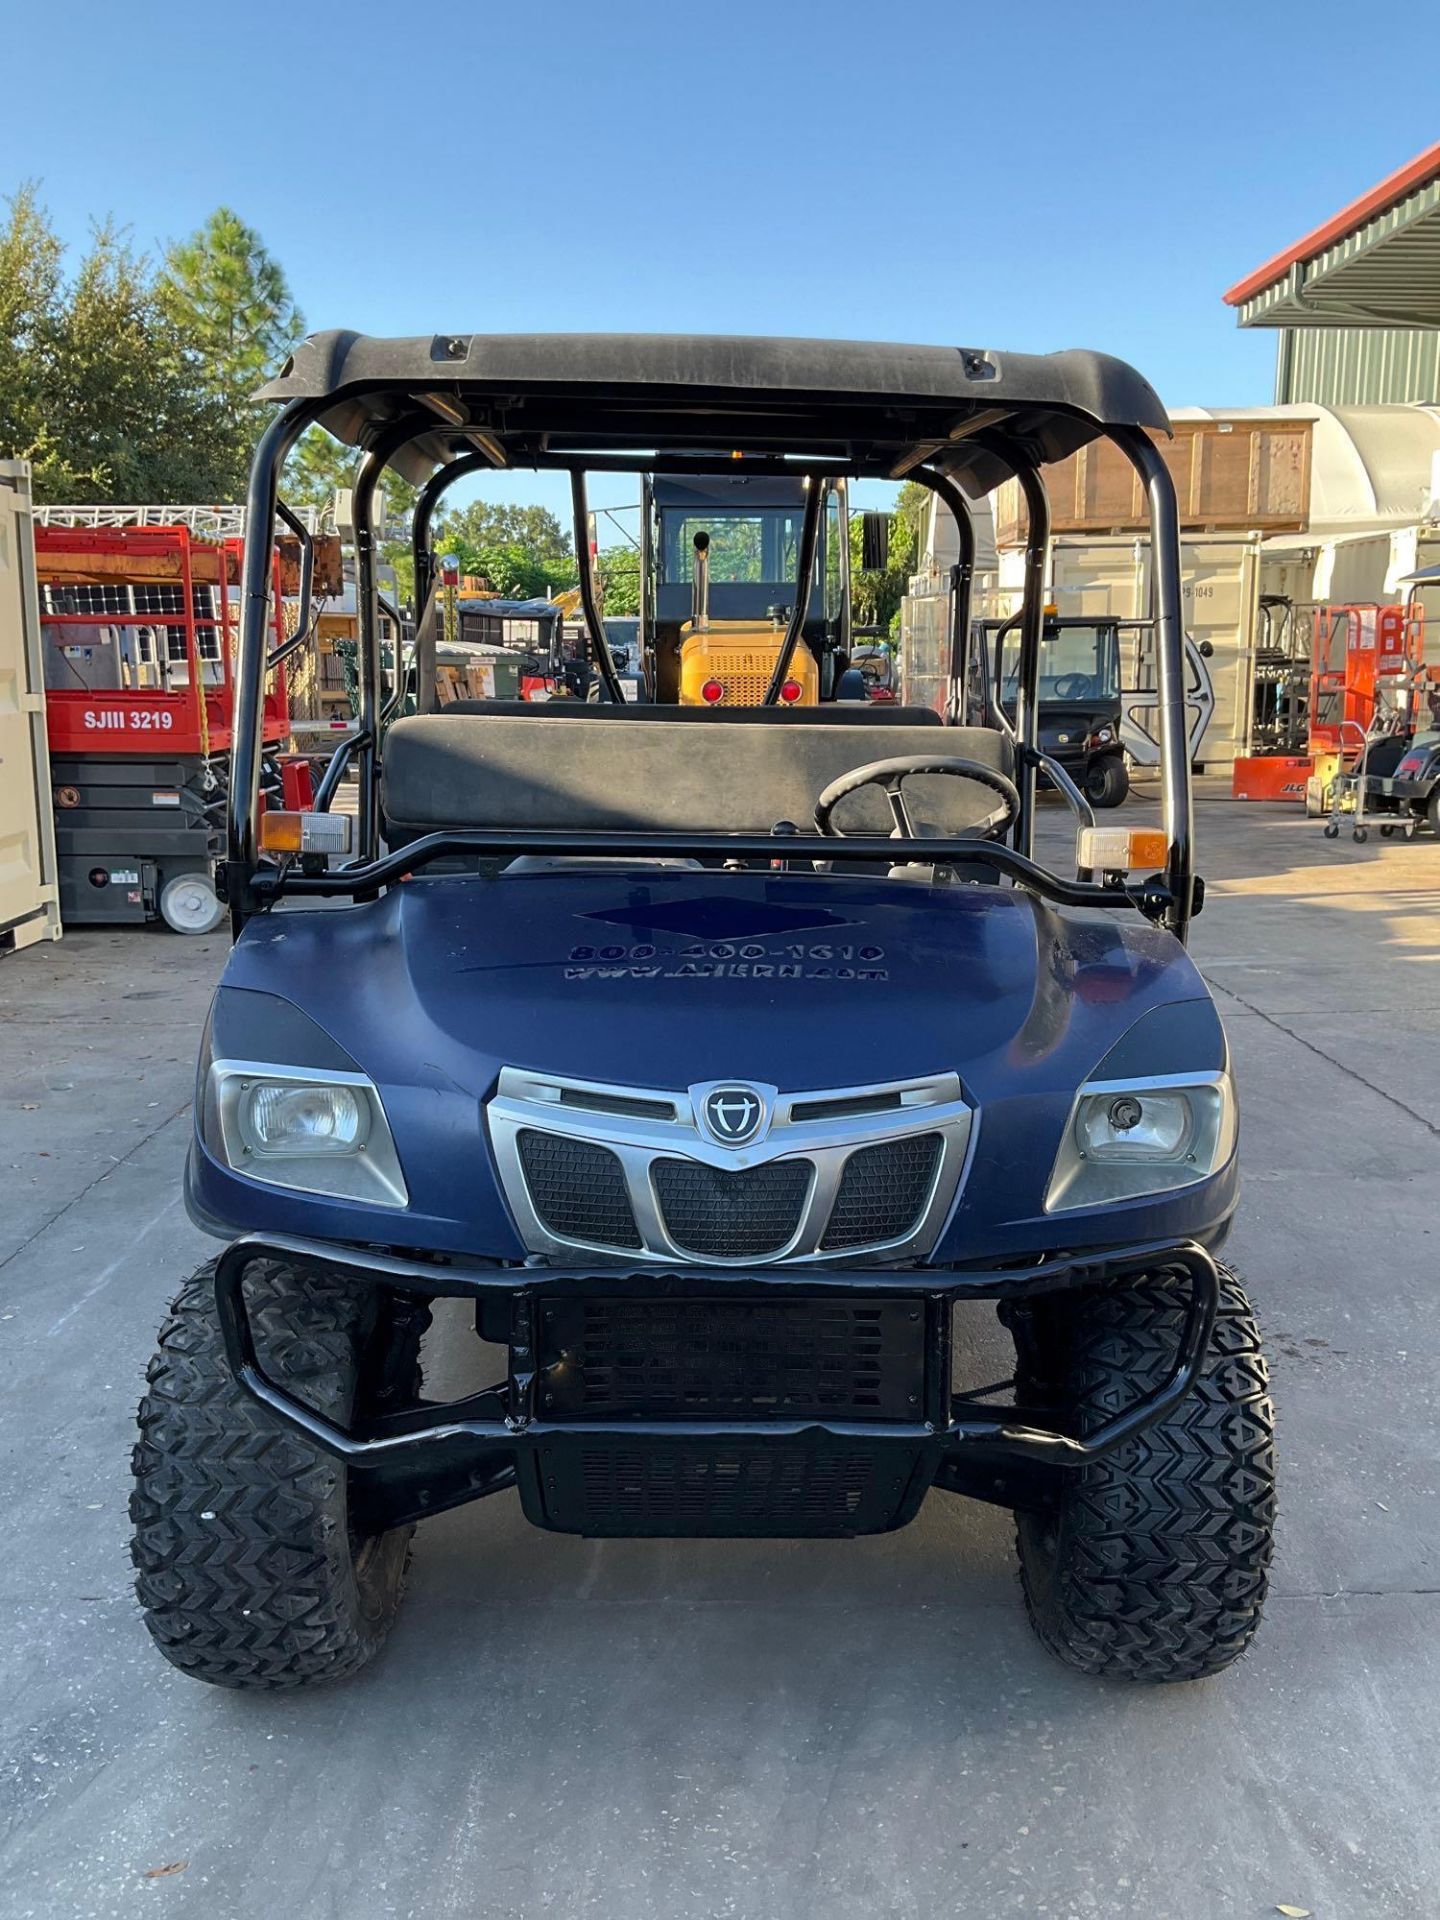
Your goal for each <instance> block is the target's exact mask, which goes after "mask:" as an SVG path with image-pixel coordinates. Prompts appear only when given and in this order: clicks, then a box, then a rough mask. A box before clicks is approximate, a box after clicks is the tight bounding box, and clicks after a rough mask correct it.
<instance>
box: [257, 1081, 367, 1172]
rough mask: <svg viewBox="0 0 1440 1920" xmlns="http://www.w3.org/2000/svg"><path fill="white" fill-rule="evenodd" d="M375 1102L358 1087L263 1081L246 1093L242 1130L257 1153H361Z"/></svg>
mask: <svg viewBox="0 0 1440 1920" xmlns="http://www.w3.org/2000/svg"><path fill="white" fill-rule="evenodd" d="M368 1108H369V1102H368V1101H367V1100H366V1098H365V1095H364V1092H363V1091H361V1092H357V1091H356V1089H355V1088H354V1087H320V1086H310V1087H288V1086H285V1085H283V1084H281V1083H280V1082H277V1081H274V1080H258V1081H255V1082H253V1083H251V1084H250V1085H248V1086H245V1087H243V1088H242V1090H241V1094H240V1109H239V1111H240V1131H241V1133H242V1134H243V1135H244V1137H245V1143H246V1145H247V1146H248V1147H249V1148H250V1149H251V1151H252V1152H253V1153H287V1154H288V1153H355V1152H357V1151H358V1150H359V1148H361V1147H363V1146H364V1144H365V1135H366V1132H367V1128H366V1124H365V1123H366V1121H367V1119H368V1118H369V1113H368Z"/></svg>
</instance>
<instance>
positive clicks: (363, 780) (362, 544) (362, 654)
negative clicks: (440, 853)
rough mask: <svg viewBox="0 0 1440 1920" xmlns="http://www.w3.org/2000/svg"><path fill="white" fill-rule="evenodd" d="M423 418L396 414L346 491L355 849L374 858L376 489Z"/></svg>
mask: <svg viewBox="0 0 1440 1920" xmlns="http://www.w3.org/2000/svg"><path fill="white" fill-rule="evenodd" d="M426 425H427V423H426V422H424V421H420V420H417V419H415V418H414V417H413V416H412V417H411V418H408V419H405V420H398V421H397V422H396V423H395V425H394V426H392V427H390V428H389V429H388V431H386V432H385V433H383V434H381V435H380V437H379V438H378V439H377V440H376V441H375V443H374V445H373V446H371V447H369V448H368V449H367V450H366V452H365V455H364V457H363V459H362V460H361V462H360V465H359V468H358V469H357V471H356V474H355V479H354V483H353V485H352V487H351V491H350V511H351V516H352V519H353V523H354V528H355V614H356V627H357V636H356V641H357V644H356V648H355V666H356V670H357V674H358V677H359V682H360V711H359V713H358V714H357V716H356V723H357V726H358V728H359V734H360V749H359V752H358V754H357V756H356V763H357V767H358V771H359V781H360V796H359V805H358V808H357V819H356V833H355V838H356V843H357V852H358V855H359V858H360V859H361V860H373V859H375V858H376V857H377V855H378V853H379V850H380V745H381V739H380V736H381V732H382V730H383V714H382V708H383V706H384V704H385V702H384V689H383V687H382V684H381V680H382V675H381V667H380V594H379V589H378V586H377V584H376V579H375V528H374V525H373V519H374V512H375V490H376V488H377V487H378V485H379V482H380V476H381V474H382V473H384V471H385V469H386V467H387V466H388V465H389V463H390V461H391V459H392V457H393V456H394V455H395V454H397V453H398V452H399V451H400V449H401V447H403V446H406V445H408V444H409V442H410V441H411V440H414V439H416V438H418V436H419V435H420V434H422V433H423V432H425V430H426ZM394 645H395V676H396V682H397V686H398V682H399V677H400V630H399V628H398V626H397V627H396V630H395V641H394Z"/></svg>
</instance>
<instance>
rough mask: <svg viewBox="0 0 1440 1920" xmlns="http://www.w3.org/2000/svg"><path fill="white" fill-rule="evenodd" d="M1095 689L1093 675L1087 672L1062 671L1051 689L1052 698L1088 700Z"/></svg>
mask: <svg viewBox="0 0 1440 1920" xmlns="http://www.w3.org/2000/svg"><path fill="white" fill-rule="evenodd" d="M1094 691H1095V677H1094V675H1093V674H1089V673H1062V674H1061V676H1060V678H1059V679H1058V680H1057V681H1056V682H1055V683H1054V687H1053V689H1052V691H1051V696H1050V697H1051V699H1053V700H1088V699H1089V698H1090V696H1091V694H1092V693H1093V692H1094Z"/></svg>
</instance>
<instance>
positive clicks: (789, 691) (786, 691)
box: [780, 680, 805, 707]
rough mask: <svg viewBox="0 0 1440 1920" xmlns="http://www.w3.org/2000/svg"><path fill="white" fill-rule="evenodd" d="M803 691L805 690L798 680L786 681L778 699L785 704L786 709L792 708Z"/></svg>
mask: <svg viewBox="0 0 1440 1920" xmlns="http://www.w3.org/2000/svg"><path fill="white" fill-rule="evenodd" d="M804 691H805V689H804V688H803V687H802V686H801V684H800V682H799V681H798V680H787V681H786V682H785V684H784V686H783V687H781V689H780V698H781V699H782V700H783V701H784V702H785V704H786V706H787V707H793V706H794V704H795V702H796V701H797V700H798V699H799V698H800V696H801V694H802V693H803V692H804Z"/></svg>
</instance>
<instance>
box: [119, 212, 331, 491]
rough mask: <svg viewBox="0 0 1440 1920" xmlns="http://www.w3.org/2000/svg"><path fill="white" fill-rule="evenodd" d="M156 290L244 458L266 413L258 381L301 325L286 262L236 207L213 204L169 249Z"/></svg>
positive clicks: (278, 360)
mask: <svg viewBox="0 0 1440 1920" xmlns="http://www.w3.org/2000/svg"><path fill="white" fill-rule="evenodd" d="M156 291H157V296H158V299H159V302H160V308H161V311H162V312H163V313H164V315H165V317H166V319H167V320H168V321H169V322H170V324H171V325H172V326H173V327H174V328H175V330H176V332H177V333H178V334H179V335H180V336H181V337H182V338H183V339H184V340H185V342H186V348H187V351H188V352H189V353H190V354H191V355H192V357H193V358H194V360H195V362H196V367H197V372H198V374H199V377H200V378H201V380H202V381H203V382H204V384H205V385H206V386H207V387H208V389H209V390H210V392H211V393H212V394H213V395H214V396H215V399H216V401H217V403H218V404H219V406H220V408H221V410H222V411H223V413H224V416H225V419H226V421H227V422H228V424H229V427H230V431H231V433H232V436H233V438H234V442H235V447H236V453H237V457H241V458H245V459H248V457H249V452H250V448H251V446H252V445H253V443H254V441H255V438H256V436H257V434H258V433H259V431H260V427H261V425H262V422H263V418H264V415H263V411H262V409H260V408H258V407H257V406H256V405H255V400H254V396H255V392H256V389H257V388H258V387H260V386H262V385H263V384H264V382H265V381H266V380H267V379H268V378H269V377H270V376H271V375H272V374H273V373H274V372H275V370H276V369H277V367H279V366H280V365H281V363H282V362H283V361H284V359H285V356H286V354H287V353H288V352H289V351H290V348H291V347H292V346H293V345H294V343H295V341H296V340H297V339H298V338H299V337H300V335H301V334H302V333H303V332H304V331H305V321H304V317H303V315H302V314H301V312H300V309H299V308H298V307H297V306H296V304H295V302H294V299H293V298H292V297H291V293H290V288H289V284H288V283H287V281H286V279H285V273H284V270H283V268H282V267H281V266H280V264H279V263H278V261H276V260H274V259H273V258H272V257H271V255H270V254H269V253H268V252H267V251H266V248H265V244H264V242H263V241H262V240H261V238H260V235H259V234H258V233H257V232H256V231H255V229H254V228H253V227H250V226H247V225H246V224H245V222H244V221H243V220H242V219H241V218H240V216H239V214H237V213H235V212H234V211H233V210H232V209H231V208H229V207H217V208H216V209H215V211H214V213H212V214H211V215H210V218H209V219H208V220H207V221H206V222H205V224H204V226H202V227H201V228H200V229H199V230H198V231H197V232H196V233H193V234H191V236H190V238H189V239H188V240H181V241H178V242H177V243H176V244H175V245H173V246H172V247H171V248H170V249H169V251H168V252H167V254H166V256H165V264H164V267H163V269H162V271H161V273H160V277H159V281H158V283H157V289H156Z"/></svg>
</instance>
